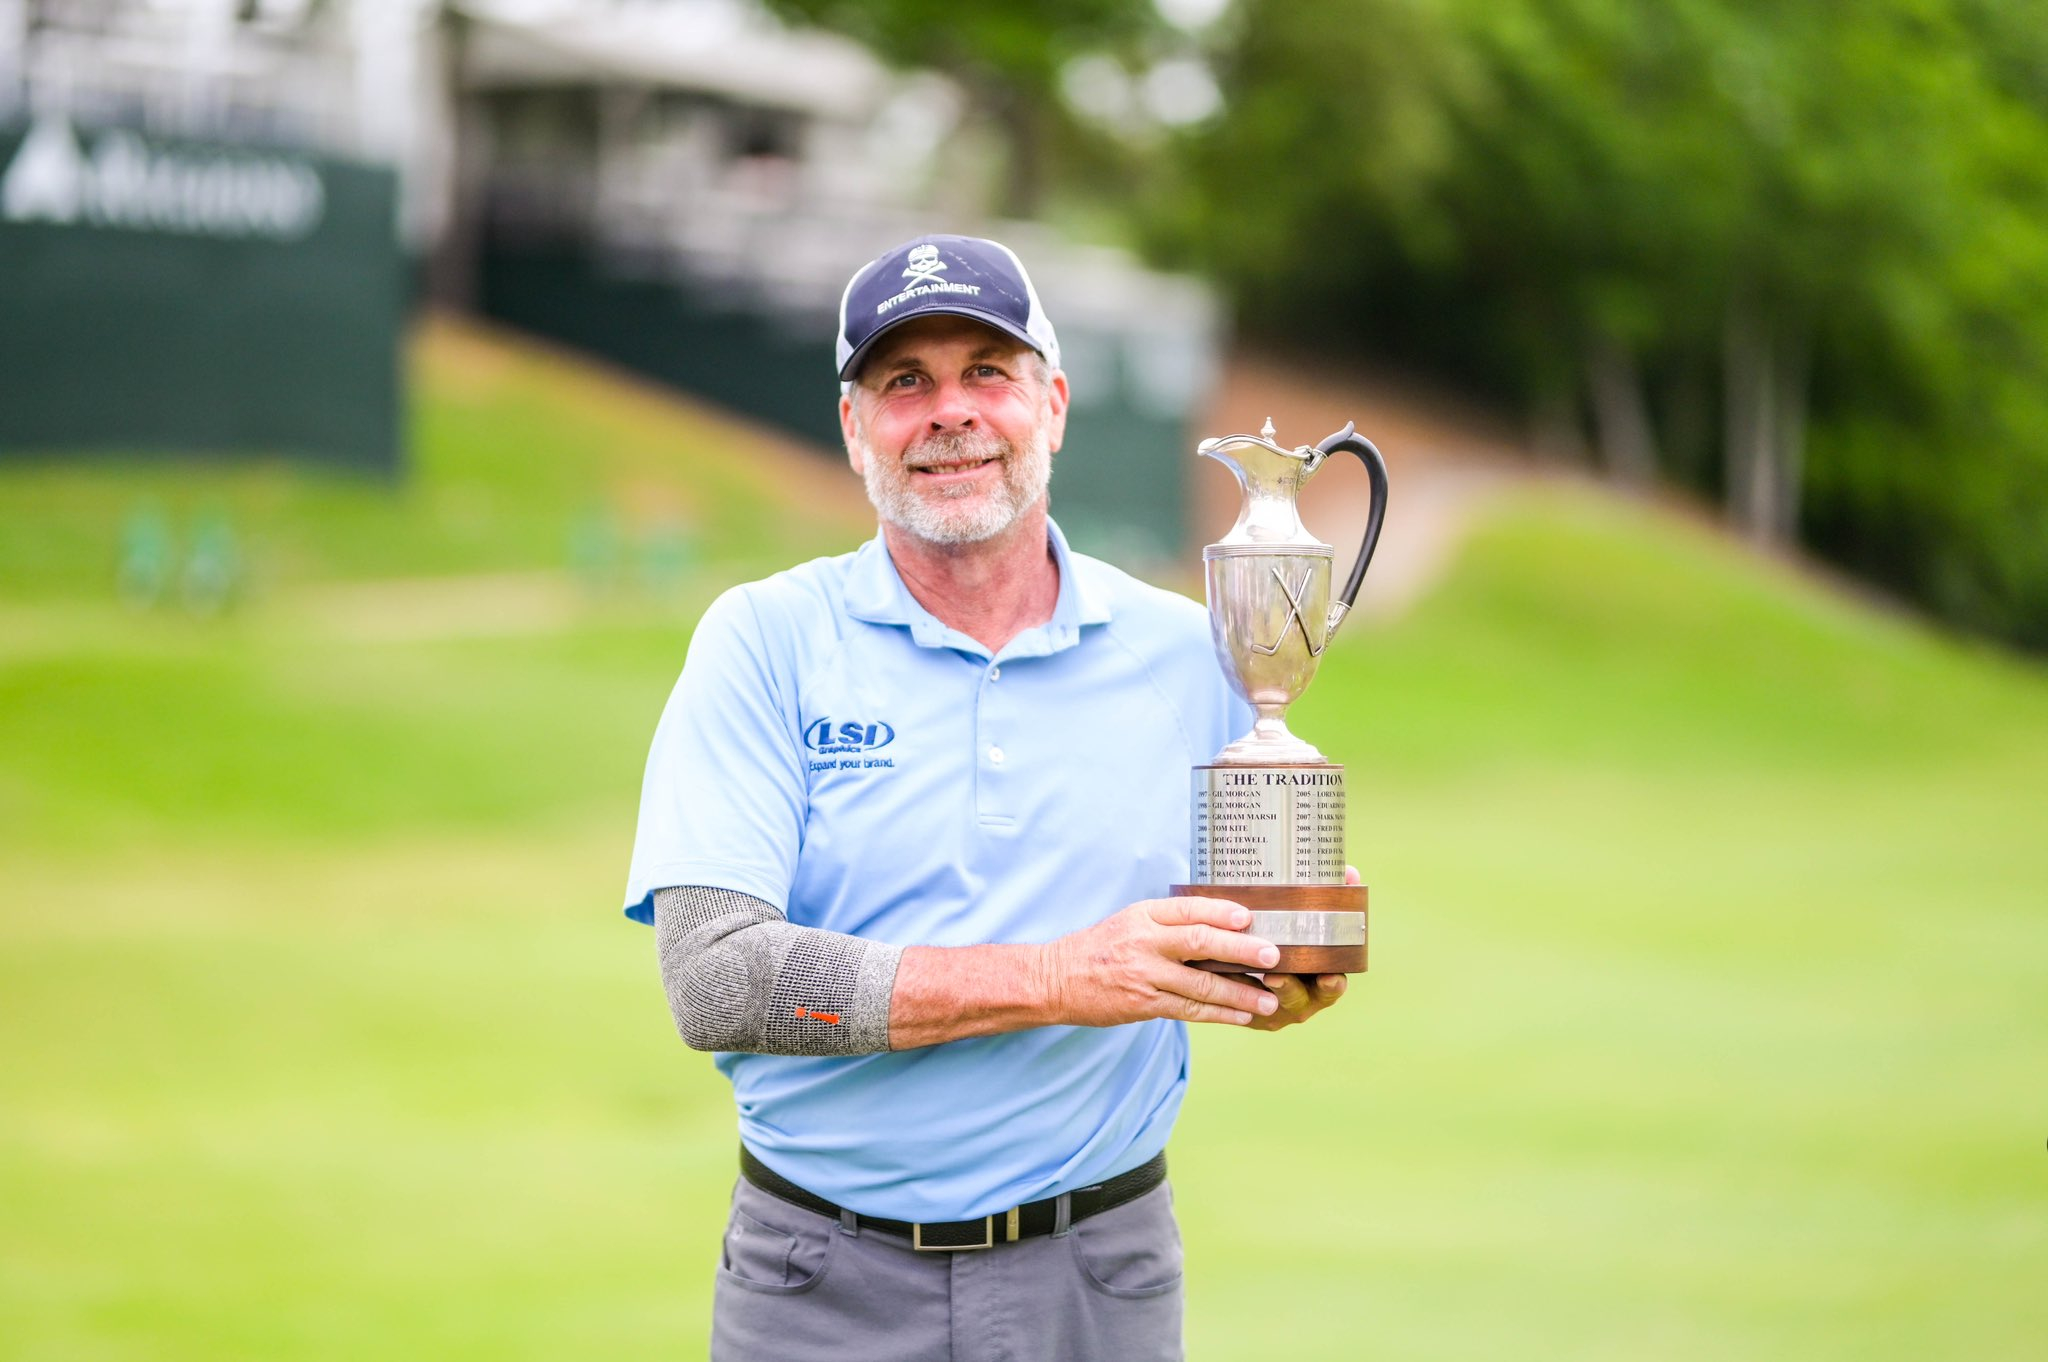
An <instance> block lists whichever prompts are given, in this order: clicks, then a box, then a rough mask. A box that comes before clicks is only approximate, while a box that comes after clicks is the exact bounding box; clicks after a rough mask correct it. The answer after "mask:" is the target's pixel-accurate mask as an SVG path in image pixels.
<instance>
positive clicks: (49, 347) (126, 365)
mask: <svg viewBox="0 0 2048 1362" xmlns="http://www.w3.org/2000/svg"><path fill="white" fill-rule="evenodd" d="M396 195H397V180H396V176H395V175H394V174H393V172H391V171H390V170H387V169H383V168H378V167H372V166H365V165H355V164H349V163H344V162H339V161H334V160H328V159H323V158H317V157H312V156H308V155H305V154H303V153H301V152H298V151H293V150H282V149H269V148H259V147H250V146H223V145H217V144H208V143H201V142H194V141H187V140H178V139H169V138H162V137H157V136H154V135H145V134H142V133H139V132H136V131H133V130H130V129H126V128H87V127H81V126H74V125H73V124H72V123H71V122H70V121H69V120H67V119H64V118H62V117H55V116H44V117H40V118H38V119H37V120H35V122H34V123H33V124H31V125H28V126H15V127H5V128H0V460H5V459H8V458H20V457H23V456H36V457H46V456H49V455H51V454H59V453H68V452H97V453H118V454H124V455H125V454H134V453H156V452H180V451H187V452H201V453H261V454H285V455H291V456H297V457H303V458H309V459H315V460H320V461H324V462H331V463H337V464H345V465H349V466H353V467H359V468H363V469H367V470H371V471H374V472H378V473H382V474H385V475H387V476H388V475H393V474H395V473H396V472H397V470H398V467H399V461H400V450H401V445H400V405H401V377H400V362H401V354H400V349H399V347H400V342H401V339H402V335H403V328H404V321H405V312H406V305H407V301H408V275H407V266H406V261H405V257H404V255H403V252H402V251H401V249H400V247H399V244H398V240H397V235H396V228H395V222H396Z"/></svg>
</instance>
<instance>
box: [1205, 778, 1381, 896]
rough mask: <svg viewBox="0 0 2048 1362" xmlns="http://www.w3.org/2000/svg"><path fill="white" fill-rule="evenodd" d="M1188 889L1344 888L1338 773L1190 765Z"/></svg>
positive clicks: (1341, 784)
mask: <svg viewBox="0 0 2048 1362" xmlns="http://www.w3.org/2000/svg"><path fill="white" fill-rule="evenodd" d="M1193 774H1194V783H1195V790H1194V794H1195V797H1194V836H1193V838H1192V839H1191V840H1192V842H1193V848H1192V849H1193V852H1194V873H1193V877H1192V881H1191V882H1192V883H1195V884H1342V883H1344V768H1343V767H1341V766H1197V767H1196V768H1195V769H1194V773H1193Z"/></svg>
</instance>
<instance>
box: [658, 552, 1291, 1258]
mask: <svg viewBox="0 0 2048 1362" xmlns="http://www.w3.org/2000/svg"><path fill="white" fill-rule="evenodd" d="M1051 543H1052V550H1053V553H1054V555H1055V556H1056V558H1057V561H1058V564H1059V570H1060V590H1059V601H1058V604H1057V605H1056V606H1055V607H1054V609H1053V614H1052V618H1051V620H1049V621H1048V622H1047V623H1046V624H1044V625H1042V626H1040V627H1038V628H1035V629H1027V630H1025V631H1024V632H1023V633H1021V634H1019V635H1018V636H1017V637H1016V638H1014V639H1012V640H1011V641H1010V642H1009V643H1008V645H1006V646H1005V647H1004V648H1003V650H1002V652H1001V653H1000V654H998V655H996V656H995V657H990V655H989V653H988V650H987V649H986V648H984V647H982V645H980V644H979V643H976V642H975V641H974V640H973V639H971V638H968V637H966V636H965V635H963V634H959V633H956V632H954V631H952V630H950V629H948V628H947V627H946V626H945V625H943V624H941V623H939V621H938V620H937V619H936V618H934V617H933V616H932V615H931V614H930V613H929V612H928V611H926V610H925V609H924V608H923V607H922V606H920V605H919V604H918V603H917V602H916V600H914V599H913V598H912V597H911V595H910V593H909V592H908V591H907V590H906V589H905V588H904V586H903V582H902V579H901V578H900V577H899V576H898V575H897V573H896V568H895V564H894V563H893V562H892V561H891V560H890V557H889V553H888V550H887V548H886V547H885V546H884V544H883V541H882V540H881V538H880V537H879V536H877V537H876V538H875V539H874V540H871V541H870V542H869V543H867V544H866V545H864V546H862V547H861V548H860V549H859V550H857V551H856V552H854V553H851V554H847V555H844V556H842V557H838V558H821V559H818V560H816V561H814V562H810V563H806V564H804V565H803V566H801V567H797V568H792V569H790V570H789V571H787V572H782V573H778V574H776V575H775V576H773V577H770V578H768V579H767V580H765V581H760V582H754V583H750V584H749V585H746V586H742V587H738V588H735V589H734V590H732V591H728V592H726V593H725V594H724V595H723V596H721V597H719V598H718V600H717V601H716V602H714V603H713V604H712V606H711V608H710V609H709V610H708V611H707V612H706V613H705V615H704V619H703V621H702V622H701V623H700V624H699V625H698V627H697V632H696V635H695V636H694V637H693V638H692V639H691V642H690V649H689V655H688V660H687V662H686V663H685V664H684V667H683V674H682V678H681V680H680V681H678V682H677V683H676V688H675V692H674V694H673V695H671V696H670V698H669V702H668V707H667V709H666V710H665V711H664V712H663V714H662V718H661V725H660V727H659V728H658V729H657V731H656V733H655V736H654V746H653V751H652V753H651V754H650V755H649V757H648V762H647V779H646V785H645V788H644V790H643V792H642V795H641V803H640V823H639V833H638V836H637V838H636V840H635V843H634V847H633V866H632V872H631V878H630V880H629V882H628V885H627V890H626V905H627V906H626V911H627V913H628V914H629V915H631V916H632V917H634V918H636V919H638V920H639V921H642V922H650V921H652V920H653V910H652V902H651V898H652V895H653V893H654V891H655V890H656V889H660V888H664V887H666V886H669V885H678V884H701V885H711V886H715V887H718V888H724V889H733V890H738V891H739V892H741V893H744V894H751V895H753V896H754V897H756V898H759V899H764V900H766V901H767V902H768V903H770V904H773V905H774V906H775V907H777V908H779V909H781V910H782V911H783V912H784V913H785V914H786V915H787V917H788V919H789V920H790V921H791V922H793V923H796V924H798V925H800V926H810V927H822V928H825V929H827V930H829V931H835V932H847V933H851V934H853V935H857V936H863V937H869V938H873V939H876V940H881V941H890V942H895V943H897V944H899V945H906V946H910V945H927V946H956V945H975V944H981V943H985V942H1020V941H1029V942H1038V941H1050V940H1052V939H1053V938H1055V937H1058V936H1061V935H1064V934H1065V933H1067V932H1071V931H1074V930H1076V929H1077V928H1081V927H1086V926H1088V925H1090V924H1091V923H1095V922H1099V921H1100V920H1101V919H1103V918H1105V917H1108V916H1109V915H1110V914H1111V913H1114V912H1116V911H1117V910H1118V909H1120V908H1123V907H1124V906H1126V905H1127V904H1131V903H1134V902H1136V901H1138V900H1140V899H1147V898H1158V897H1161V896H1162V895H1164V894H1165V892H1166V887H1167V885H1169V884H1171V883H1173V882H1175V881H1177V880H1185V879H1186V878H1187V875H1188V828H1189V818H1188V801H1189V777H1188V771H1189V768H1190V767H1191V766H1193V765H1195V764H1197V763H1199V762H1205V761H1207V760H1209V759H1210V758H1211V757H1213V756H1214V755H1215V754H1216V751H1217V750H1218V749H1219V748H1221V747H1222V746H1223V744H1224V743H1225V742H1226V741H1228V740H1229V739H1230V738H1232V737H1234V736H1236V735H1237V734H1239V733H1242V732H1244V731H1245V730H1247V729H1248V728H1249V727H1250V725H1251V711H1250V709H1249V708H1248V707H1247V706H1245V705H1244V704H1243V702H1241V701H1239V700H1237V699H1236V698H1235V697H1233V696H1232V695H1231V694H1230V692H1229V690H1228V688H1227V686H1226V684H1225V682H1224V680H1223V676H1222V671H1221V669H1220V668H1219V666H1218V664H1217V661H1216V658H1215V655H1214V653H1213V652H1212V650H1211V647H1210V643H1209V625H1208V616H1207V614H1206V612H1205V611H1204V610H1203V609H1202V607H1201V606H1199V605H1197V604H1195V603H1194V602H1192V601H1189V600H1187V599H1185V598H1184V597H1181V596H1176V595H1173V594H1172V593H1170V592H1166V591H1161V590H1159V589H1157V588H1155V587H1151V586H1147V585H1145V584H1144V583H1142V582H1139V581H1137V580H1135V579H1133V578H1131V577H1129V576H1126V575H1125V574H1124V573H1122V572H1119V571H1118V570H1116V569H1115V568H1113V567H1110V566H1109V565H1108V564H1106V563H1101V562H1098V561H1096V560H1094V559H1091V558H1087V557H1084V556H1082V555H1080V554H1076V553H1071V552H1069V551H1068V549H1067V544H1066V540H1065V539H1064V538H1063V537H1062V536H1061V534H1060V532H1059V529H1058V527H1056V526H1055V527H1053V528H1052V530H1051ZM717 1063H718V1067H719V1068H720V1069H721V1070H723V1071H724V1073H725V1074H726V1076H727V1077H728V1078H730V1079H731V1080H732V1085H733V1095H734V1098H735V1100H736V1101H737V1103H738V1107H739V1126H740V1136H741V1138H742V1139H743V1140H744V1141H745V1142H746V1144H747V1145H748V1147H749V1148H751V1149H752V1150H753V1151H754V1152H755V1153H756V1154H757V1155H759V1156H760V1158H761V1159H762V1161H763V1162H765V1163H767V1164H768V1165H769V1166H770V1167H771V1168H773V1169H775V1171H776V1172H778V1173H780V1174H782V1175H783V1176H784V1177H786V1178H789V1179H790V1180H791V1181H793V1182H795V1183H797V1184H798V1185H800V1186H803V1187H806V1188H809V1189H810V1190H811V1191H813V1192H816V1193H817V1194H819V1195H820V1196H824V1197H827V1198H829V1199H831V1200H833V1201H836V1202H838V1203H839V1204H841V1205H843V1206H848V1207H851V1208H852V1209H853V1210H855V1211H857V1212H859V1213H861V1214H863V1215H872V1216H886V1217H891V1218H895V1219H899V1220H953V1219H962V1218H966V1217H970V1216H978V1215H986V1214H990V1213H992V1212H995V1211H1001V1210H1004V1209H1007V1208H1008V1207H1011V1206H1015V1205H1019V1204H1021V1203H1023V1202H1027V1201H1034V1200H1037V1199H1038V1198H1040V1197H1046V1196H1052V1195H1056V1194H1057V1193H1060V1192H1065V1191H1072V1190H1074V1189H1076V1188H1080V1187H1086V1186H1089V1185H1091V1184H1093V1183H1097V1182H1100V1181H1102V1180H1103V1179H1104V1178H1107V1177H1110V1176H1112V1175H1114V1174H1116V1173H1119V1172H1122V1171H1123V1170H1125V1169H1127V1168H1130V1167H1133V1166H1135V1165H1137V1164H1139V1163H1142V1162H1144V1161H1145V1160H1146V1159H1149V1158H1150V1157H1151V1156H1152V1155H1153V1154H1155V1153H1157V1152H1159V1150H1161V1149H1163V1148H1164V1147H1165V1145H1166V1139H1167V1135H1168V1134H1169V1132H1170V1131H1171V1129H1172V1126H1173V1121H1174V1117H1175V1115H1176V1114H1177V1113H1178V1111H1179V1109H1180V1103H1181V1096H1182V1093H1183V1091H1184V1090H1185V1088H1186V1084H1187V1064H1188V1044H1187V1032H1186V1028H1185V1027H1184V1026H1183V1025H1181V1024H1180V1023H1178V1022H1168V1021H1152V1022H1142V1023H1135V1024H1132V1025H1126V1026H1117V1027H1108V1028H1096V1027H1066V1026H1053V1027H1041V1028H1037V1029H1034V1030H1029V1031H1020V1032H1015V1033H1012V1034H1009V1035H1003V1036H991V1037H986V1038H981V1039H975V1040H962V1041H954V1042H951V1043H949V1044H945V1045H934V1046H927V1047H925V1048H922V1049H916V1050H906V1051H900V1052H893V1053H886V1054H875V1055H863V1056H858V1057H853V1058H809V1057H796V1056H784V1055H752V1054H721V1055H719V1056H718V1059H717Z"/></svg>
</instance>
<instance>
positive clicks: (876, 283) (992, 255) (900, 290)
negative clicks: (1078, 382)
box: [838, 236, 1060, 382]
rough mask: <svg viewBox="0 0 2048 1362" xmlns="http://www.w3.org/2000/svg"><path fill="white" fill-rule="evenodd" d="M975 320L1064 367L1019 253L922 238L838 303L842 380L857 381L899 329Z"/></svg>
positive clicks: (865, 273)
mask: <svg viewBox="0 0 2048 1362" xmlns="http://www.w3.org/2000/svg"><path fill="white" fill-rule="evenodd" d="M937 315H945V316H953V317H972V318H973V319H974V320H975V321H978V322H983V323H986V324H987V325H989V326H992V327H994V328H995V329H996V330H998V331H1001V332H1003V333H1004V334H1006V335H1011V336H1015V337H1016V338H1017V339H1018V340H1020V341H1022V342H1024V344H1026V345H1028V346H1030V347H1031V348H1032V349H1033V350H1036V351H1037V352H1038V353H1039V354H1041V355H1043V356H1045V362H1046V363H1047V364H1050V365H1051V366H1052V367H1053V368H1055V369H1057V368H1059V367H1060V343H1059V341H1058V340H1057V339H1056V338H1055V337H1054V336H1053V334H1052V323H1051V322H1050V321H1047V320H1046V316H1045V309H1044V308H1043V307H1041V306H1039V303H1038V293H1037V291H1036V290H1035V289H1033V288H1032V287H1031V276H1030V275H1028V274H1026V273H1025V272H1024V262H1023V261H1021V260H1019V259H1018V258H1017V253H1016V252H1015V251H1013V250H1011V249H1010V248H1009V247H1008V246H1005V245H1003V244H1002V243H1001V242H997V241H984V240H983V239H982V238H980V237H978V236H921V237H917V238H915V239H914V240H911V241H906V242H904V243H903V244H902V245H901V246H897V247H894V248H893V249H891V250H887V251H884V252H883V253H882V254H881V255H878V256H876V257H875V258H874V259H873V260H870V261H869V262H868V263H867V264H865V265H863V266H861V268H860V269H859V271H857V272H856V273H855V274H854V276H853V278H852V280H850V281H849V282H848V283H847V285H846V293H845V295H844V296H843V297H841V298H840V300H839V355H838V358H839V378H840V381H841V382H845V381H848V380H850V379H851V378H852V377H853V375H854V374H855V373H856V372H858V371H859V369H860V366H861V361H863V360H865V359H866V358H867V356H868V351H869V350H871V349H872V348H873V347H874V344H875V342H876V341H878V340H880V339H881V338H882V336H883V335H884V334H885V333H887V332H888V331H889V330H890V329H891V328H893V327H895V326H896V325H897V324H898V323H900V322H907V321H909V320H910V319H911V318H913V317H931V316H937Z"/></svg>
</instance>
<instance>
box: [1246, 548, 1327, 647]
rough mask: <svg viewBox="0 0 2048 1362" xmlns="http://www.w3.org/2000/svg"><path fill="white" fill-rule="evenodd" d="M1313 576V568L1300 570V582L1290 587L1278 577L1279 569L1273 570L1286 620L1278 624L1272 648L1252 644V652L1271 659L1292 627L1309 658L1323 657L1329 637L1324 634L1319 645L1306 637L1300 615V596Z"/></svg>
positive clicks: (1305, 622) (1260, 644)
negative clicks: (1285, 602)
mask: <svg viewBox="0 0 2048 1362" xmlns="http://www.w3.org/2000/svg"><path fill="white" fill-rule="evenodd" d="M1314 575H1315V569H1314V568H1313V567H1305V568H1303V569H1302V570H1301V580H1300V581H1299V582H1297V583H1296V584H1295V585H1293V586H1292V587H1290V586H1288V585H1287V579H1286V578H1285V577H1283V576H1281V575H1280V569H1279V568H1278V567H1275V568H1274V569H1273V580H1274V581H1276V582H1278V583H1280V593H1281V594H1282V595H1284V596H1286V597H1287V618H1286V619H1284V620H1282V621H1281V622H1280V632H1279V634H1278V635H1276V636H1275V637H1274V639H1273V646H1272V647H1270V648H1269V647H1267V646H1266V645H1265V644H1263V643H1254V644H1253V645H1252V651H1253V652H1255V653H1258V654H1259V655H1260V656H1262V657H1271V656H1272V655H1273V654H1275V653H1277V652H1279V651H1280V645H1281V644H1283V643H1285V642H1287V627H1288V626H1289V625H1294V626H1296V627H1297V628H1299V629H1300V630H1301V641H1302V644H1303V645H1304V646H1305V647H1307V649H1308V655H1309V656H1310V657H1321V656H1322V655H1323V649H1324V648H1325V647H1327V646H1328V645H1329V642H1330V639H1329V636H1328V635H1327V634H1325V635H1324V636H1323V641H1322V642H1321V643H1318V642H1316V641H1315V640H1314V639H1312V638H1310V637H1309V636H1308V621H1307V620H1306V619H1304V618H1302V614H1301V594H1302V593H1303V592H1304V591H1307V590H1308V584H1309V579H1310V578H1311V577H1313V576H1314Z"/></svg>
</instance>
